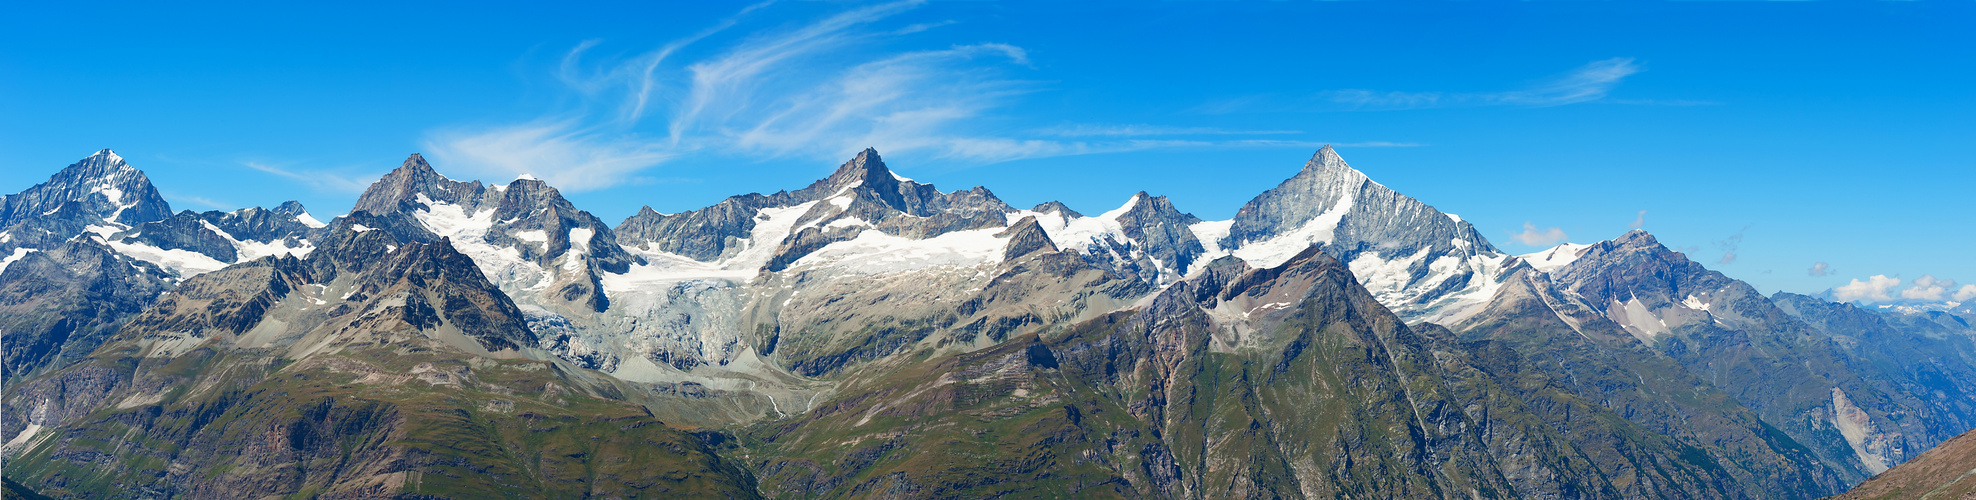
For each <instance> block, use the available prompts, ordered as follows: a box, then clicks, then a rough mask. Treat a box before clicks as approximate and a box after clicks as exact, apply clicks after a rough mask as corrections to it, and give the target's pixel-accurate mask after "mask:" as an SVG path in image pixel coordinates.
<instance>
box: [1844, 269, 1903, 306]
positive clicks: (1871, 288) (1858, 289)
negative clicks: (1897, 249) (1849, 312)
mask: <svg viewBox="0 0 1976 500" xmlns="http://www.w3.org/2000/svg"><path fill="white" fill-rule="evenodd" d="M1897 286H1901V279H1900V278H1889V277H1887V276H1886V275H1884V274H1875V275H1873V276H1872V277H1870V278H1866V281H1860V280H1859V279H1857V278H1855V279H1853V280H1852V282H1851V283H1847V284H1844V285H1840V286H1838V287H1837V288H1833V289H1832V299H1833V300H1837V301H1839V302H1854V301H1860V300H1864V301H1868V302H1889V301H1892V300H1894V297H1893V296H1892V295H1889V294H1888V293H1887V292H1890V291H1893V289H1894V287H1897Z"/></svg>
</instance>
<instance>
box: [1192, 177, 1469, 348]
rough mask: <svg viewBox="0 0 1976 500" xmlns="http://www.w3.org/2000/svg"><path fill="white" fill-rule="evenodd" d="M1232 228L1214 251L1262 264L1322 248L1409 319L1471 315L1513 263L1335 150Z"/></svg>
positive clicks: (1252, 204) (1457, 222) (1266, 195)
mask: <svg viewBox="0 0 1976 500" xmlns="http://www.w3.org/2000/svg"><path fill="white" fill-rule="evenodd" d="M1227 228H1228V229H1227V233H1226V234H1225V235H1221V236H1219V237H1218V240H1219V243H1218V244H1217V246H1218V247H1219V248H1222V249H1226V250H1229V251H1232V252H1233V253H1234V255H1235V256H1237V257H1241V258H1243V259H1244V260H1249V261H1252V262H1257V263H1259V264H1262V265H1269V264H1272V263H1275V262H1281V261H1282V260H1283V259H1284V258H1287V257H1288V256H1290V255H1293V254H1296V253H1297V252H1299V251H1301V250H1302V249H1303V247H1305V246H1308V245H1318V246H1319V247H1320V248H1322V249H1324V251H1325V253H1329V254H1331V256H1333V257H1336V258H1338V260H1339V261H1342V262H1345V263H1347V264H1349V265H1350V266H1351V268H1352V270H1353V271H1354V272H1355V273H1357V275H1358V277H1359V279H1360V281H1362V282H1364V283H1365V284H1366V287H1367V288H1368V289H1371V290H1372V292H1373V294H1374V295H1376V296H1378V297H1379V300H1380V302H1381V303H1384V304H1387V305H1388V306H1389V307H1392V308H1393V310H1394V311H1395V312H1398V313H1400V315H1401V316H1402V317H1405V318H1407V319H1408V320H1410V321H1418V320H1430V321H1438V320H1442V319H1446V318H1450V317H1454V316H1458V315H1460V314H1463V313H1465V312H1467V311H1468V310H1472V307H1473V305H1474V304H1478V303H1480V302H1482V301H1486V300H1487V299H1488V295H1489V292H1491V291H1492V286H1494V285H1495V284H1496V283H1498V282H1500V281H1501V279H1502V276H1503V274H1504V273H1503V261H1504V259H1505V258H1506V256H1504V255H1502V253H1501V252H1499V251H1497V250H1496V249H1495V247H1493V246H1491V245H1490V244H1489V242H1488V240H1487V239H1484V238H1483V237H1482V235H1481V234H1480V233H1477V232H1476V231H1475V227H1474V226H1471V225H1469V224H1468V223H1467V222H1464V221H1462V220H1461V219H1460V218H1458V217H1455V216H1454V215H1451V214H1446V213H1442V212H1441V211H1439V210H1435V209H1434V207H1431V206H1428V205H1427V204H1425V203H1421V202H1420V201H1419V200H1415V199H1413V198H1409V197H1406V196H1405V195H1401V194H1399V193H1397V192H1394V191H1393V190H1391V189H1388V188H1386V186H1384V185H1381V184H1379V183H1377V182H1373V181H1372V179H1370V178H1367V177H1366V176H1365V174H1364V173H1362V172H1359V171H1358V170H1356V169H1353V168H1352V167H1351V166H1349V165H1346V164H1345V160H1344V159H1343V158H1341V157H1339V156H1338V153H1337V152H1336V151H1334V150H1332V149H1331V147H1330V146H1326V147H1324V148H1323V149H1320V150H1318V152H1317V155H1316V156H1313V157H1311V159H1310V162H1308V163H1305V164H1304V168H1303V170H1301V171H1299V172H1297V175H1295V176H1293V177H1291V178H1289V179H1288V180H1285V181H1283V183H1282V184H1280V185H1278V186H1277V187H1276V188H1275V189H1271V190H1269V191H1265V192H1263V193H1262V194H1261V195H1259V196H1256V198H1255V199H1253V200H1250V201H1249V203H1248V204H1246V205H1243V206H1242V209H1241V210H1240V211H1238V212H1236V213H1235V218H1234V219H1233V221H1232V222H1229V223H1228V225H1227Z"/></svg>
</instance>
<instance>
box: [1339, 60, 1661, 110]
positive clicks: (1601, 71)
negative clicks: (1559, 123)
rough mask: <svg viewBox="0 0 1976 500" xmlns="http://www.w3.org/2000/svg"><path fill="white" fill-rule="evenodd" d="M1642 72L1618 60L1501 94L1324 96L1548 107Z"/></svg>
mask: <svg viewBox="0 0 1976 500" xmlns="http://www.w3.org/2000/svg"><path fill="white" fill-rule="evenodd" d="M1640 71H1641V69H1640V66H1639V65H1637V64H1634V63H1633V59H1632V58H1628V57H1615V58H1612V59H1605V60H1599V61H1592V62H1591V63H1589V64H1586V65H1584V66H1580V67H1579V68H1578V69H1575V70H1572V71H1571V72H1570V73H1567V74H1565V75H1564V76H1561V77H1558V78H1555V79H1552V80H1550V81H1547V82H1544V83H1541V84H1538V85H1536V86H1533V87H1530V88H1527V89H1521V90H1511V91H1502V92H1457V93H1450V92H1396V91H1372V90H1359V89H1351V90H1337V91H1331V92H1327V93H1325V96H1326V97H1327V99H1328V100H1330V101H1331V102H1335V103H1339V104H1345V105H1349V106H1350V107H1352V108H1353V109H1418V108H1438V107H1453V106H1523V107H1549V106H1562V105H1566V104H1577V103H1581V102H1589V101H1596V100H1599V99H1603V98H1605V96H1606V94H1607V93H1608V92H1611V91H1612V88H1613V87H1616V86H1618V85H1619V83H1620V82H1622V81H1624V80H1625V79H1626V77H1628V76H1632V75H1633V74H1635V73H1639V72H1640Z"/></svg>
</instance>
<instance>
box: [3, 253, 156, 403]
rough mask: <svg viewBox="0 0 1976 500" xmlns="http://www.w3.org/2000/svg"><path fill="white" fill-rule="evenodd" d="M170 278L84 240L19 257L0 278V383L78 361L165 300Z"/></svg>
mask: <svg viewBox="0 0 1976 500" xmlns="http://www.w3.org/2000/svg"><path fill="white" fill-rule="evenodd" d="M170 279H171V276H170V275H169V274H168V273H167V272H166V271H165V270H164V269H161V268H159V267H158V266H155V265H152V264H151V263H148V262H143V261H139V260H137V259H133V258H130V257H125V256H123V255H121V254H118V253H117V252H116V251H115V250H112V249H110V248H109V247H108V246H105V245H103V244H102V243H99V242H96V241H93V240H88V239H77V240H70V241H68V242H65V243H63V244H61V245H59V246H56V247H54V248H50V249H47V250H41V251H35V252H28V253H25V254H24V255H23V256H22V257H21V258H20V259H19V260H16V261H14V262H13V263H12V264H9V265H8V266H7V267H6V269H5V270H4V271H0V331H4V332H6V335H5V336H4V337H0V350H4V355H5V358H4V359H5V361H4V364H0V370H4V371H3V372H0V375H4V378H0V380H4V381H5V383H6V384H8V385H12V384H13V383H14V382H15V381H17V380H20V379H22V378H24V377H29V376H33V375H34V374H37V373H40V372H42V371H45V370H50V369H56V368H61V367H64V366H68V365H69V364H70V363H73V362H75V361H76V360H79V359H82V357H83V356H86V355H88V354H89V352H90V351H94V350H96V347H97V346H99V345H102V343H103V342H104V341H105V340H107V339H109V338H110V336H111V334H113V333H115V332H116V331H117V329H119V328H122V327H123V324H124V322H125V321H127V320H128V318H129V317H130V316H131V315H134V314H137V313H138V312H139V311H141V310H143V309H144V307H145V306H149V305H150V304H151V302H152V301H154V300H156V299H157V298H158V295H159V294H162V293H164V292H165V290H167V289H168V288H169V287H170V281H169V280H170Z"/></svg>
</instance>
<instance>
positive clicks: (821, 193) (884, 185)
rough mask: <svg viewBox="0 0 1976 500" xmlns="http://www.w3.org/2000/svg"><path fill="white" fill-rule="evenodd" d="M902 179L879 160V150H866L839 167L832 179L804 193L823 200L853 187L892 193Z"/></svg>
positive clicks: (827, 179) (819, 183)
mask: <svg viewBox="0 0 1976 500" xmlns="http://www.w3.org/2000/svg"><path fill="white" fill-rule="evenodd" d="M901 179H902V178H901V177H899V176H898V175H897V174H893V173H892V171H891V170H889V169H887V168H885V160H884V159H882V158H879V156H878V150H876V149H872V148H865V150H864V151H861V152H858V155H857V156H856V157H853V158H851V161H847V162H844V164H843V165H842V166H839V167H837V171H836V172H832V173H831V174H830V177H826V178H824V179H822V180H819V181H817V182H816V183H814V184H811V185H810V187H808V188H805V189H804V192H805V194H806V195H809V196H814V197H818V198H821V197H826V196H831V195H834V194H836V193H837V192H838V191H841V190H843V189H845V188H849V187H851V186H864V187H865V188H873V189H877V190H879V191H891V190H892V187H893V186H896V185H898V183H899V182H901Z"/></svg>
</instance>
